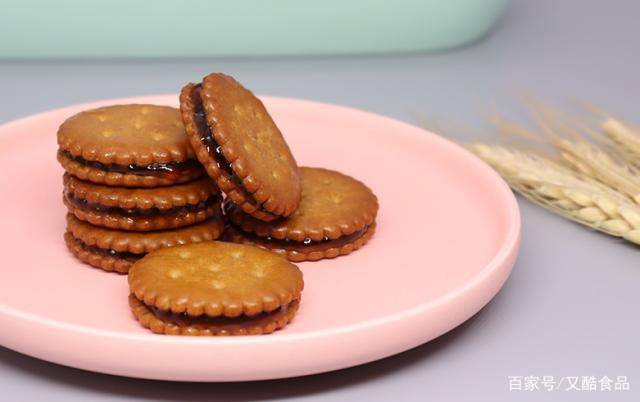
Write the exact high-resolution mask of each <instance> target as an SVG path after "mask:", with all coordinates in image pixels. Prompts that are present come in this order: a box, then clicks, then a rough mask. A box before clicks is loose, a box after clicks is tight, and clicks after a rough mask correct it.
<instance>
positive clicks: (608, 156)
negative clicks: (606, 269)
mask: <svg viewBox="0 0 640 402" xmlns="http://www.w3.org/2000/svg"><path fill="white" fill-rule="evenodd" d="M534 117H536V120H537V122H538V124H539V126H540V128H541V132H540V133H535V132H533V131H531V130H528V129H526V128H524V127H522V126H519V125H517V124H513V123H510V122H507V121H505V120H502V119H494V123H495V124H496V125H497V128H498V130H499V131H500V132H502V133H503V134H507V135H508V136H511V137H512V138H513V137H521V138H522V137H526V138H528V139H529V140H534V141H537V142H538V144H543V145H545V146H547V147H548V148H547V150H546V151H536V150H533V149H532V147H530V146H525V145H523V144H522V142H521V141H520V142H519V143H516V145H514V146H501V145H489V144H482V143H476V144H470V145H468V148H469V149H470V150H471V151H472V152H473V153H475V154H476V155H477V156H479V157H480V158H481V159H483V160H484V161H485V162H486V163H488V164H489V165H490V166H491V167H493V168H494V169H495V170H496V171H497V172H498V173H499V174H500V175H501V176H502V177H503V178H504V179H505V180H506V181H507V183H509V185H510V186H511V188H512V189H513V190H514V191H516V192H518V193H519V194H521V195H523V196H524V197H526V198H527V199H529V200H530V201H532V202H534V203H536V204H538V205H540V206H542V207H544V208H546V209H548V210H550V211H552V212H554V213H556V214H558V215H560V216H563V217H565V218H568V219H571V220H573V221H575V222H578V223H580V224H583V225H585V226H588V227H590V228H593V229H596V230H599V231H601V232H604V233H606V234H609V235H611V236H616V237H620V238H623V239H625V240H627V241H629V242H631V243H635V244H638V245H640V129H638V128H637V127H633V126H632V125H630V124H628V123H626V122H622V121H620V120H618V119H615V118H612V117H606V119H605V120H604V121H603V122H602V125H601V129H599V130H593V129H591V128H589V127H588V126H587V125H585V124H583V123H581V122H576V121H571V120H569V119H566V118H564V117H563V116H560V115H558V114H554V113H551V112H550V111H548V110H543V111H540V110H536V111H535V113H534Z"/></svg>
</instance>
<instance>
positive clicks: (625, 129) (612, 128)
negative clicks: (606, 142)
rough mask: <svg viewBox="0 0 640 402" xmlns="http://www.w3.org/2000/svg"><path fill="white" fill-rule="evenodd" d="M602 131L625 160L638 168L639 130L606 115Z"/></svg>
mask: <svg viewBox="0 0 640 402" xmlns="http://www.w3.org/2000/svg"><path fill="white" fill-rule="evenodd" d="M602 131H603V132H604V133H605V134H606V135H607V137H608V138H609V139H610V140H611V142H612V143H613V146H614V148H615V150H616V151H617V152H618V153H619V154H620V155H621V156H622V157H623V158H624V160H625V162H626V163H628V164H630V165H632V166H634V167H635V168H636V169H640V130H638V129H637V128H636V127H632V126H631V125H629V124H626V123H623V122H622V121H620V120H617V119H615V118H613V117H611V116H607V117H606V118H605V120H604V122H603V123H602Z"/></svg>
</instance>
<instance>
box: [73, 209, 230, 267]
mask: <svg viewBox="0 0 640 402" xmlns="http://www.w3.org/2000/svg"><path fill="white" fill-rule="evenodd" d="M223 230H224V221H223V219H222V217H221V216H215V217H212V218H211V219H209V220H207V221H205V222H201V223H198V224H196V225H192V226H187V227H184V228H180V229H175V230H162V231H157V232H144V233H142V232H125V231H122V230H112V229H105V228H101V227H97V226H93V225H90V224H88V223H86V222H83V221H81V220H79V219H77V218H76V217H74V216H73V215H72V214H67V231H66V233H65V235H64V239H65V242H66V244H67V247H68V248H69V250H70V251H71V253H72V254H73V255H75V256H76V257H77V258H78V259H80V260H81V261H83V262H86V263H87V264H89V265H91V266H94V267H96V268H101V269H104V270H105V271H115V272H119V273H127V271H128V270H129V267H131V265H132V264H133V263H134V262H136V261H137V260H139V259H140V258H142V257H143V256H144V255H145V254H147V253H149V252H151V251H154V250H158V249H160V248H164V247H173V246H178V245H181V244H189V243H198V242H203V241H207V240H215V239H217V238H218V237H220V235H221V234H222V231H223Z"/></svg>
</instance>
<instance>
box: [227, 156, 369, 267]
mask: <svg viewBox="0 0 640 402" xmlns="http://www.w3.org/2000/svg"><path fill="white" fill-rule="evenodd" d="M300 175H301V183H302V199H301V201H300V206H299V207H298V209H297V210H296V211H295V212H294V213H293V214H292V215H291V216H289V217H288V218H286V219H279V220H276V221H273V222H263V221H260V220H258V219H255V218H253V217H251V216H250V215H247V214H246V213H244V212H243V211H241V210H240V209H239V208H238V207H237V206H235V205H233V204H227V205H226V213H227V216H228V218H229V220H230V221H231V222H232V223H233V224H234V225H235V227H236V228H237V229H238V230H235V231H233V230H230V231H229V233H228V235H227V239H228V240H230V241H234V242H240V243H247V244H255V245H258V246H261V247H265V248H269V249H270V250H272V251H276V252H278V253H281V254H284V255H286V256H287V258H289V259H291V260H293V261H306V260H311V261H315V260H319V259H321V258H332V257H336V256H338V255H344V254H348V253H350V252H351V251H353V250H356V249H358V248H360V247H361V246H362V245H363V244H364V243H366V241H368V240H369V239H370V238H371V236H372V235H373V233H374V231H375V218H376V214H377V212H378V201H377V198H376V196H375V195H374V194H373V192H372V191H371V190H370V189H369V188H368V187H367V186H366V185H364V184H363V183H362V182H360V181H358V180H356V179H354V178H352V177H349V176H347V175H344V174H342V173H340V172H336V171H333V170H328V169H322V168H310V167H302V168H300Z"/></svg>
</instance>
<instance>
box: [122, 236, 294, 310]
mask: <svg viewBox="0 0 640 402" xmlns="http://www.w3.org/2000/svg"><path fill="white" fill-rule="evenodd" d="M129 286H130V288H131V292H132V293H133V294H135V296H136V297H137V298H138V300H140V301H142V302H143V303H144V304H145V305H147V306H149V307H154V308H157V309H159V310H161V311H171V312H173V313H186V314H188V315H190V316H201V315H207V316H209V317H218V316H226V317H238V316H240V315H245V316H255V315H257V314H260V313H262V312H270V311H274V310H276V309H278V308H280V307H282V306H286V305H288V304H289V303H291V302H292V301H294V300H298V299H299V298H300V293H301V291H302V287H303V281H302V272H300V270H299V269H298V268H297V267H296V266H295V265H293V264H291V263H290V262H289V261H287V260H286V259H285V258H283V257H281V256H279V255H277V254H275V253H272V252H269V251H266V250H262V249H260V248H257V247H251V246H246V245H240V244H233V243H223V242H203V243H197V244H189V245H185V246H179V247H172V248H165V249H161V250H158V251H155V252H152V253H149V254H147V255H146V256H145V257H144V258H142V259H141V260H139V261H137V262H136V263H135V264H134V265H133V266H132V267H131V269H130V270H129Z"/></svg>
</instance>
